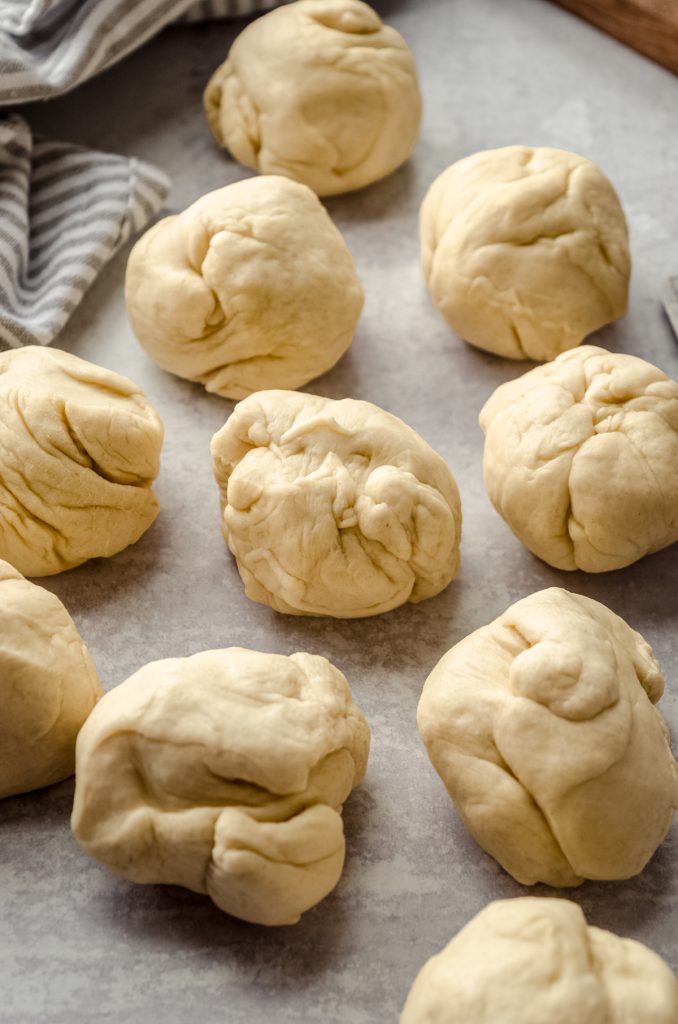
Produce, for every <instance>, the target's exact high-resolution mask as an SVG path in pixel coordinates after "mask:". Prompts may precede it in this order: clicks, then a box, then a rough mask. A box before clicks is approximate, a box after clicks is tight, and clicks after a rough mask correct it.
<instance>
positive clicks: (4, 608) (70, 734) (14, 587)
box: [0, 561, 104, 798]
mask: <svg viewBox="0 0 678 1024" xmlns="http://www.w3.org/2000/svg"><path fill="white" fill-rule="evenodd" d="M103 692H104V691H103V688H102V686H101V683H100V682H99V677H98V675H97V672H96V669H95V667H94V665H93V664H92V659H91V658H90V656H89V653H88V651H87V648H86V647H85V645H84V643H83V642H82V640H81V639H80V636H79V634H78V631H77V629H76V628H75V623H74V622H73V620H72V618H71V617H70V615H69V614H68V612H67V611H66V609H65V608H64V606H63V604H62V603H61V601H60V600H59V599H58V597H55V595H54V594H50V592H49V591H48V590H45V589H44V588H43V587H38V586H36V584H35V583H30V582H29V581H28V580H25V579H24V578H23V576H22V575H21V573H19V572H17V571H16V569H15V568H14V567H13V566H11V565H9V564H8V563H7V562H2V561H0V708H1V711H0V798H2V797H6V796H12V795H13V794H15V793H27V792H29V791H30V790H32V789H40V788H41V787H42V786H51V785H52V784H53V783H55V782H60V781H61V780H62V779H65V778H68V776H69V775H72V774H73V768H74V765H75V738H76V736H77V734H78V730H79V728H80V726H81V725H82V723H83V722H84V721H85V719H86V718H87V716H88V714H89V713H90V711H91V710H92V708H93V707H94V705H95V704H96V702H97V700H98V699H99V697H101V696H102V694H103Z"/></svg>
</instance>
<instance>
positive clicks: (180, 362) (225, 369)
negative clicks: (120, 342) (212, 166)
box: [125, 176, 363, 398]
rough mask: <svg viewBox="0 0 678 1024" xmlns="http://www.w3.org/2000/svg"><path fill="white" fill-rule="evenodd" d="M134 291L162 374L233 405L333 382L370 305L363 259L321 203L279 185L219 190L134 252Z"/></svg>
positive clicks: (143, 334)
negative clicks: (260, 394)
mask: <svg viewBox="0 0 678 1024" xmlns="http://www.w3.org/2000/svg"><path fill="white" fill-rule="evenodd" d="M125 294H126V299H127V312H128V314H129V318H130V321H131V324H132V328H133V330H134V333H135V334H136V336H137V338H138V339H139V341H140V342H141V344H142V345H143V347H144V348H145V349H146V351H147V352H148V354H149V355H150V356H151V357H152V358H153V359H154V360H155V362H156V363H157V364H158V366H161V367H162V368H163V369H164V370H169V371H170V373H175V374H177V376H179V377H186V378H187V379H188V380H194V381H199V382H200V383H201V384H204V385H205V387H206V388H207V390H208V391H213V392H216V393H217V394H219V395H223V396H224V397H226V398H244V397H245V395H249V394H250V393H251V392H252V391H259V390H261V389H263V388H269V387H286V388H296V387H301V385H302V384H306V383H307V382H308V381H309V380H312V379H313V378H314V377H318V376H319V375H320V374H321V373H325V371H326V370H329V369H330V368H331V367H332V366H334V364H335V363H336V361H337V360H338V359H339V358H340V356H342V355H343V354H344V352H345V351H346V349H347V348H348V347H349V345H350V344H351V341H352V340H353V335H354V333H355V329H356V324H357V323H358V318H359V317H360V312H361V310H362V307H363V289H362V286H361V284H360V281H359V280H358V275H357V274H356V270H355V266H354V263H353V260H352V258H351V254H350V253H349V251H348V249H347V248H346V245H345V243H344V240H343V238H342V237H341V235H340V234H339V232H338V231H337V229H336V228H335V226H334V224H333V223H332V221H331V220H330V218H329V216H328V215H327V213H326V211H325V209H324V207H323V206H322V204H321V203H320V201H319V200H318V198H317V196H315V195H314V194H313V192H311V190H310V189H308V188H306V186H305V185H299V184H298V183H297V182H294V181H290V180H289V179H288V178H280V177H274V176H271V177H262V178H251V179H249V180H246V181H238V182H236V183H235V184H234V185H227V186H226V188H220V189H217V191H216V192H209V193H208V194H207V195H206V196H203V197H202V198H201V199H198V201H197V202H195V203H193V205H192V206H189V207H188V209H187V210H184V212H183V213H180V214H178V215H177V216H175V217H166V218H165V220H162V221H160V222H159V223H158V224H156V225H155V226H154V227H152V228H151V229H150V231H147V232H146V234H145V235H143V236H142V238H141V239H140V240H139V241H138V242H137V244H136V245H135V246H134V248H133V250H132V253H131V255H130V258H129V263H128V264H127V278H126V282H125Z"/></svg>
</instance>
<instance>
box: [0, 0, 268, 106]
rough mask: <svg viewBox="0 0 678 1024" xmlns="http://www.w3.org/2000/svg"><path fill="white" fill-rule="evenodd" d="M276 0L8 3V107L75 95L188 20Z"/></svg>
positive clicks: (2, 56) (0, 75) (1, 77)
mask: <svg viewBox="0 0 678 1024" xmlns="http://www.w3.org/2000/svg"><path fill="white" fill-rule="evenodd" d="M275 6H277V3H276V0H199V2H198V3H196V0H0V104H3V105H7V104H13V105H15V104H17V103H26V102H28V101H30V100H36V99H47V98H48V97H50V96H58V95H59V94H60V93H63V92H66V91H67V90H69V89H73V88H74V87H75V86H76V85H79V84H80V83H81V82H84V81H85V80H86V79H88V78H91V77H92V75H95V74H97V73H98V72H99V71H103V70H104V69H105V68H108V67H110V66H111V65H112V64H114V63H115V62H116V61H118V60H120V59H121V58H122V57H124V56H125V55H126V54H127V53H129V52H130V51H131V50H134V49H136V48H137V47H139V46H141V45H142V43H144V42H146V40H147V39H149V38H150V37H151V36H152V35H154V34H155V33H156V32H158V31H159V30H160V29H161V28H163V27H164V26H165V25H167V24H169V22H171V21H174V20H175V19H177V18H180V17H190V18H191V20H196V19H198V18H223V17H228V16H231V17H234V16H235V17H237V16H240V15H245V14H253V13H256V12H257V11H266V10H270V9H271V8H272V7H275Z"/></svg>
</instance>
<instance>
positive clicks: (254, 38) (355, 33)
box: [204, 0, 421, 196]
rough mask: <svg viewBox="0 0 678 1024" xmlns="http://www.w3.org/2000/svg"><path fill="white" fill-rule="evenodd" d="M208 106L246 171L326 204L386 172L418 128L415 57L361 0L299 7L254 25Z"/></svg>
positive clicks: (304, 2)
mask: <svg viewBox="0 0 678 1024" xmlns="http://www.w3.org/2000/svg"><path fill="white" fill-rule="evenodd" d="M204 103H205V112H206V114H207V120H208V123H209V126H210V128H211V130H212V133H213V135H214V137H215V139H216V140H217V142H218V143H219V144H220V145H222V146H225V147H227V148H228V149H229V150H230V151H231V153H232V154H233V156H234V157H235V158H236V159H237V160H239V161H240V163H242V164H245V166H246V167H253V168H255V169H256V170H259V171H261V172H262V173H264V174H283V175H285V176H286V177H289V178H294V179H296V180H297V181H301V182H304V184H306V185H309V186H310V187H311V188H312V189H313V190H314V191H315V192H317V193H318V195H321V196H322V195H334V194H337V193H339V192H348V191H350V190H352V189H356V188H362V187H363V186H364V185H369V184H370V183H371V182H373V181H378V180H379V179H380V178H383V177H385V176H386V175H387V174H390V173H391V172H392V171H394V170H395V169H396V168H397V167H399V166H400V164H402V163H403V162H404V161H405V160H407V158H408V156H409V155H410V153H411V151H412V149H413V147H414V144H415V142H416V139H417V135H418V133H419V125H420V122H421V97H420V94H419V84H418V81H417V71H416V68H415V64H414V58H413V57H412V53H411V51H410V49H409V47H408V46H407V44H406V43H405V41H404V39H403V38H402V36H400V35H399V33H398V32H396V30H395V29H393V28H390V27H389V26H388V25H383V24H382V22H381V20H380V18H379V16H378V14H377V13H376V11H373V10H372V8H371V7H368V5H367V4H365V3H361V2H360V0H297V2H296V3H291V4H289V5H286V6H284V7H281V8H279V9H278V10H275V11H271V13H270V14H267V15H265V16H264V17H262V18H257V20H256V21H254V22H252V24H250V25H248V26H247V28H246V29H245V30H244V31H243V32H241V34H240V35H239V36H238V38H237V39H236V40H235V42H234V43H233V45H232V46H231V49H230V52H229V55H228V60H226V62H225V63H224V64H222V65H221V67H219V68H218V69H217V70H216V71H215V72H214V74H213V75H212V77H211V79H210V81H209V83H208V85H207V88H206V90H205V96H204Z"/></svg>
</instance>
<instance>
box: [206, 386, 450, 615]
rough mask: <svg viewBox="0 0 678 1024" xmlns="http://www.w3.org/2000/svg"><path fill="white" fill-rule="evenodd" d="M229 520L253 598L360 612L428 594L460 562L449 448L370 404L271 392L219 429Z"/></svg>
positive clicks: (300, 610)
mask: <svg viewBox="0 0 678 1024" xmlns="http://www.w3.org/2000/svg"><path fill="white" fill-rule="evenodd" d="M212 458H213V464H214V475H215V477H216V480H217V483H218V485H219V490H220V492H221V509H222V530H223V534H224V538H225V540H226V542H227V543H228V546H229V547H230V549H231V551H232V552H233V554H234V555H235V558H236V561H237V563H238V570H239V572H240V575H241V577H242V579H243V582H244V584H245V592H246V593H247V596H248V597H251V598H252V600H253V601H260V602H261V603H262V604H268V605H270V606H271V607H272V608H275V610H276V611H279V612H287V613H288V614H291V615H333V616H335V617H336V618H340V619H352V618H360V617H361V616H365V615H378V614H379V613H380V612H387V611H390V610H391V609H392V608H397V607H398V606H399V605H401V604H404V603H405V602H406V601H412V602H417V601H423V600H424V599H425V598H427V597H433V596H434V595H435V594H437V593H439V592H440V591H441V590H443V589H444V588H445V587H446V586H447V584H448V583H449V582H450V580H451V579H452V578H453V577H454V576H455V575H456V573H457V570H458V568H459V540H460V535H461V505H460V501H459V492H458V490H457V485H456V484H455V482H454V479H453V477H452V474H451V473H450V471H449V469H448V468H447V466H446V464H445V462H444V461H443V460H442V458H441V457H440V456H439V455H438V454H437V453H436V452H434V451H433V449H432V448H429V446H428V445H427V444H426V442H425V441H423V440H422V438H421V437H419V435H418V434H416V433H415V432H414V431H413V430H412V429H411V428H410V427H408V426H407V425H406V424H405V423H403V422H402V420H399V419H397V418H396V417H395V416H391V415H390V414H389V413H387V412H384V411H383V409H379V408H378V407H377V406H376V405H371V404H370V403H369V402H358V401H354V400H353V399H350V398H346V399H343V400H342V401H333V400H332V399H329V398H320V397H318V396H316V395H306V394H297V393H295V392H292V391H264V392H260V393H259V394H258V395H253V396H252V397H251V398H247V399H245V401H244V402H240V404H239V405H237V406H236V408H235V411H234V412H233V414H232V415H231V417H230V418H229V419H228V421H227V422H226V425H225V426H224V427H222V429H221V430H220V431H219V432H218V433H217V434H215V436H214V438H213V439H212Z"/></svg>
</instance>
